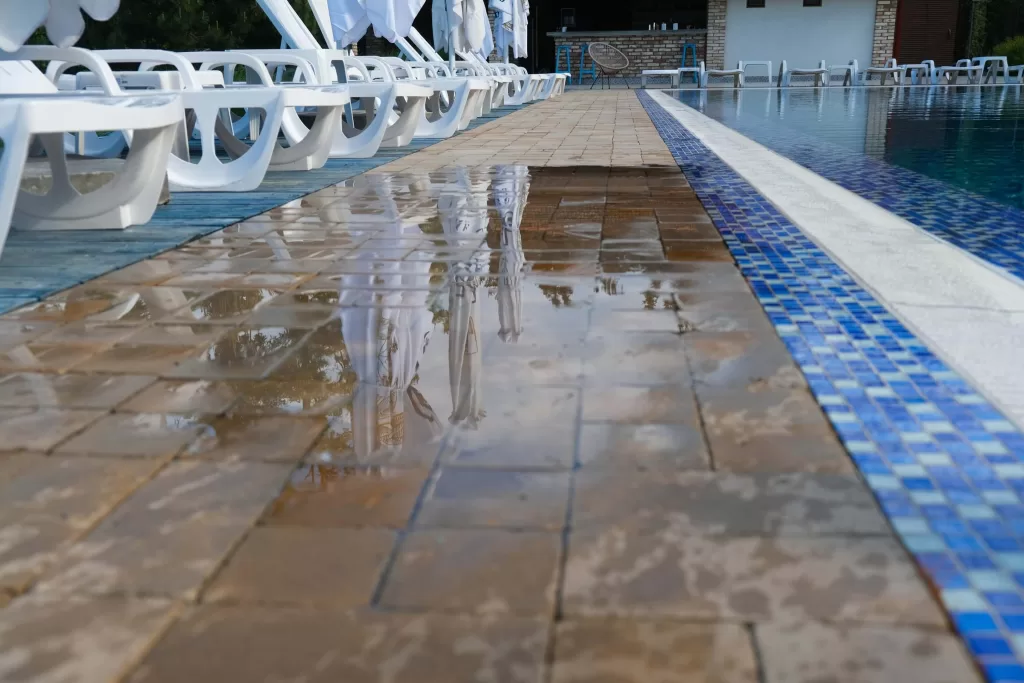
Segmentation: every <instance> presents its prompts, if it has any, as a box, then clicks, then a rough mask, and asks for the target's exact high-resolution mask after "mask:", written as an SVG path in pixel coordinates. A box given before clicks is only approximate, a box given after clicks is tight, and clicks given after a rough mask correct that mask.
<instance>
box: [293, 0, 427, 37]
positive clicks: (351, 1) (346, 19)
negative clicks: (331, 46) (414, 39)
mask: <svg viewBox="0 0 1024 683" xmlns="http://www.w3.org/2000/svg"><path fill="white" fill-rule="evenodd" d="M323 1H324V0H312V2H313V3H314V4H315V3H322V2H323ZM326 2H327V8H328V10H329V12H330V17H331V26H332V28H333V29H334V40H336V41H337V44H338V45H343V46H347V45H351V44H353V43H355V42H358V41H359V39H360V38H362V37H363V36H364V35H366V32H367V31H368V30H369V29H370V27H373V32H374V33H375V34H376V35H377V36H378V37H380V38H384V39H385V40H387V41H388V42H391V43H393V42H395V41H396V40H398V39H399V38H404V37H406V36H407V35H409V31H410V30H411V29H412V23H413V21H414V20H415V19H416V15H417V14H419V11H420V9H422V8H423V5H424V4H425V3H426V0H326Z"/></svg>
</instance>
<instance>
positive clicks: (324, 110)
mask: <svg viewBox="0 0 1024 683" xmlns="http://www.w3.org/2000/svg"><path fill="white" fill-rule="evenodd" d="M344 111H345V108H344V107H323V106H321V107H318V108H317V114H316V119H315V120H314V121H313V126H312V127H311V128H308V129H307V131H308V132H307V133H306V134H305V135H304V136H303V137H302V139H301V140H298V141H297V142H295V143H289V145H290V146H289V147H282V146H281V145H280V144H278V145H277V147H276V148H275V149H274V154H273V156H271V158H270V170H271V171H311V170H313V169H316V168H323V166H324V164H326V163H327V158H328V157H329V156H330V155H331V140H333V139H334V135H335V132H336V131H337V130H338V128H340V127H341V115H342V113H343V112H344ZM292 117H294V118H295V119H296V120H298V119H299V115H298V112H296V111H295V110H294V109H289V110H288V111H287V112H285V119H288V118H292ZM297 122H298V124H299V125H303V124H302V121H301V120H298V121H297ZM303 127H305V126H303ZM285 137H286V138H287V135H286V136H285Z"/></svg>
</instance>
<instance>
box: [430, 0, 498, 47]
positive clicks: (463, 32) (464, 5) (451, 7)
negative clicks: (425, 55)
mask: <svg viewBox="0 0 1024 683" xmlns="http://www.w3.org/2000/svg"><path fill="white" fill-rule="evenodd" d="M430 13H431V18H432V20H433V30H434V49H435V50H441V49H445V50H447V51H448V59H449V61H453V60H454V56H453V55H454V54H455V53H456V52H470V53H474V54H479V53H480V52H481V51H483V49H484V46H485V45H486V43H487V28H488V27H487V9H486V8H485V7H484V2H483V0H433V4H432V5H431V7H430ZM492 49H493V46H492Z"/></svg>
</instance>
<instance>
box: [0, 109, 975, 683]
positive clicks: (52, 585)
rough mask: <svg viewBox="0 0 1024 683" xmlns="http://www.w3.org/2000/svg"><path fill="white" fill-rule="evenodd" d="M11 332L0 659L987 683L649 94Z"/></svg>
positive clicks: (3, 416)
mask: <svg viewBox="0 0 1024 683" xmlns="http://www.w3.org/2000/svg"><path fill="white" fill-rule="evenodd" d="M225 201H230V198H229V197H228V198H225ZM0 348H2V350H3V351H2V355H0V371H2V372H4V373H5V374H4V375H3V377H2V378H0V406H3V407H0V441H2V443H3V444H4V446H3V447H4V448H5V449H7V451H8V452H7V453H6V454H4V455H2V456H0V519H2V520H3V526H2V528H0V587H2V588H3V590H4V593H3V595H4V596H5V601H6V602H7V604H6V606H4V607H3V608H2V609H0V652H2V653H4V654H3V655H2V656H0V679H2V680H4V681H37V680H45V681H65V680H68V681H76V682H78V683H85V682H90V683H91V682H96V683H107V682H112V681H131V682H132V683H152V682H157V681H159V682H163V681H167V682H171V681H174V682H180V681H189V682H190V683H206V682H211V683H213V682H216V683H233V682H235V681H237V682H239V683H242V682H245V683H252V682H256V681H260V682H263V681H267V682H269V681H299V680H301V681H307V682H309V683H314V682H320V681H324V682H327V681H330V682H332V683H334V682H337V681H344V682H345V683H371V682H372V683H377V682H383V681H388V682H389V683H391V682H396V683H456V682H463V681H465V682H467V683H468V682H471V681H472V682H477V681H489V682H493V683H506V682H509V683H542V682H555V683H570V682H572V683H583V682H593V683H612V682H615V683H620V682H621V683H654V682H658V683H684V682H685V683H690V682H697V681H701V682H705V681H706V682H709V683H710V682H712V681H714V682H716V683H718V682H721V683H820V682H823V681H829V682H831V681H836V682H840V683H846V682H851V683H853V682H856V683H861V682H875V681H878V682H889V681H899V680H906V681H928V682H929V683H964V682H968V681H973V680H979V679H978V678H977V674H976V673H975V671H974V669H973V668H972V665H971V664H970V662H969V661H968V660H967V659H966V657H965V656H964V654H963V650H962V647H961V645H960V643H959V641H958V640H957V639H956V638H955V637H954V636H952V635H951V634H950V631H949V627H948V624H947V621H946V618H945V615H944V614H943V612H942V611H941V610H940V608H939V607H938V605H937V603H936V602H935V600H934V598H933V596H932V593H931V591H930V589H929V587H928V586H927V585H926V584H925V583H924V582H923V581H922V580H921V578H920V576H919V574H918V572H917V570H916V568H915V566H914V565H913V563H912V562H911V560H910V559H909V558H908V556H907V555H906V553H905V552H904V550H903V548H902V547H901V546H900V544H899V542H898V541H897V540H896V538H895V537H894V535H893V533H892V531H891V529H890V528H889V526H888V523H887V522H886V519H885V517H884V516H883V515H882V513H881V512H880V511H879V509H878V508H877V506H876V504H875V501H874V499H873V497H872V496H871V494H870V492H869V491H868V490H867V489H866V488H865V487H864V486H863V484H862V482H861V480H860V478H859V477H858V475H857V473H856V471H855V468H854V467H853V466H852V464H851V461H850V459H849V457H848V455H847V454H846V453H845V451H844V450H843V449H842V448H841V447H840V445H839V443H838V441H837V440H836V438H835V436H834V434H833V432H832V431H831V430H830V428H829V426H828V424H827V422H826V420H825V418H824V416H823V414H822V412H821V410H820V408H819V407H818V405H817V403H816V402H815V401H814V400H813V398H812V397H811V395H810V393H809V392H808V390H807V387H806V384H805V382H804V379H803V377H802V375H801V374H800V372H799V371H798V370H797V368H796V366H795V364H794V363H793V361H792V359H791V358H790V356H789V354H788V353H787V351H786V350H785V347H784V346H783V345H782V344H781V342H780V341H779V339H778V337H777V336H776V335H775V332H774V329H773V327H772V325H771V324H770V323H769V321H768V320H767V318H766V317H765V315H764V313H763V311H762V309H761V307H760V306H759V305H758V304H757V302H756V301H755V299H754V297H753V296H752V294H751V293H750V291H749V289H748V288H747V285H746V283H745V281H744V280H743V279H742V277H741V276H740V275H739V273H738V271H737V269H736V267H735V265H734V263H733V262H732V259H731V256H730V255H729V252H728V250H727V249H726V247H725V245H724V244H723V243H722V241H721V239H720V238H719V236H718V233H717V232H716V230H715V228H714V227H713V225H712V224H711V221H710V219H709V218H708V216H707V214H706V212H705V211H704V209H703V207H702V206H701V204H700V203H699V201H698V200H697V199H696V197H695V195H694V193H693V191H692V190H691V189H690V187H689V185H688V183H687V182H686V179H685V178H684V177H683V176H682V174H681V173H680V172H679V170H678V168H677V166H676V165H675V163H674V162H673V160H672V156H671V154H670V152H669V150H668V149H667V148H666V147H665V145H664V144H663V143H662V141H661V139H660V138H659V137H658V135H657V132H656V131H655V129H654V127H653V125H652V124H651V122H650V120H649V119H648V118H647V115H646V114H645V113H644V110H643V109H642V108H641V107H640V104H639V102H638V101H637V100H636V97H635V95H634V94H633V93H630V92H627V91H613V92H606V93H599V92H594V93H575V92H574V93H569V94H567V95H566V96H564V97H563V98H560V99H559V100H557V101H554V102H548V103H541V104H538V105H535V106H531V107H528V108H527V109H525V110H523V111H521V112H518V113H515V114H512V115H509V116H507V117H506V118H504V119H502V120H501V121H499V122H496V123H493V124H490V125H488V126H484V127H482V128H480V129H478V130H476V131H474V132H471V133H470V134H467V135H463V136H461V137H459V138H458V139H455V140H453V141H450V142H446V143H442V144H439V145H436V146H434V147H431V148H430V149H429V150H425V151H422V152H419V153H417V154H414V155H410V156H409V157H406V158H404V159H402V160H399V161H395V162H393V163H391V164H388V165H387V166H385V167H382V168H381V169H379V170H378V171H376V172H374V173H371V174H366V175H363V176H360V177H357V178H355V179H353V180H352V181H348V182H346V183H344V184H342V185H339V186H336V187H332V188H328V189H325V190H323V191H320V192H317V193H315V194H313V195H310V196H308V197H306V198H305V199H303V200H301V201H298V202H294V203H291V204H289V205H286V206H284V207H280V208H278V209H275V210H273V211H270V212H268V213H267V214H264V215H263V216H260V217H258V218H256V219H253V220H250V221H246V222H245V223H242V224H238V225H236V226H232V227H230V228H227V229H225V230H224V231H222V232H220V233H217V234H214V235H211V236H209V237H207V238H204V239H202V240H199V241H197V242H193V243H191V244H189V245H188V246H186V247H183V248H180V249H177V250H175V251H173V252H169V253H167V254H165V255H163V256H161V257H160V258H157V259H152V260H150V261H146V262H143V263H140V264H138V265H135V266H131V267H129V268H126V269H124V270H122V271H118V272H116V273H113V274H111V275H108V276H105V277H103V278H100V279H98V280H96V281H93V282H92V283H89V284H87V285H84V286H82V287H79V288H76V289H74V290H70V291H68V292H65V293H64V294H61V295H58V296H56V297H53V298H52V299H50V300H48V301H46V302H44V303H43V304H40V305H36V306H32V307H30V308H27V309H22V310H20V311H16V312H14V313H12V314H8V315H5V316H3V317H0Z"/></svg>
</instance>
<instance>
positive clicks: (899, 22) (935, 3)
mask: <svg viewBox="0 0 1024 683" xmlns="http://www.w3.org/2000/svg"><path fill="white" fill-rule="evenodd" d="M959 14H960V3H959V1H958V0H899V4H898V5H897V10H896V45H895V46H894V47H895V49H894V53H895V56H896V59H897V60H899V62H900V63H901V64H917V63H920V62H921V61H923V60H925V59H934V60H935V64H936V66H944V65H950V64H953V63H954V62H956V57H957V23H958V22H957V19H958V17H959Z"/></svg>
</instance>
